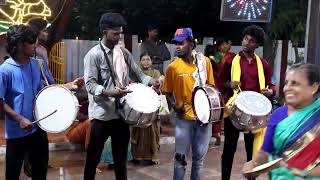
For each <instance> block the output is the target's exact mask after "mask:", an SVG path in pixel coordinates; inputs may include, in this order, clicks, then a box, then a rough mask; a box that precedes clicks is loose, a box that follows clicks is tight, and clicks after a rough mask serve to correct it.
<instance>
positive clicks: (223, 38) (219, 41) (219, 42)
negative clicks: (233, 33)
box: [215, 37, 231, 47]
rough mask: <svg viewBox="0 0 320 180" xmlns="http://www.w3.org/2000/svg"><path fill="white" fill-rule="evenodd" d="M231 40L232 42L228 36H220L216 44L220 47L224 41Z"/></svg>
mask: <svg viewBox="0 0 320 180" xmlns="http://www.w3.org/2000/svg"><path fill="white" fill-rule="evenodd" d="M229 42H231V40H230V39H228V38H226V37H219V38H217V40H216V44H215V45H216V46H217V47H219V46H220V45H221V44H222V43H229Z"/></svg>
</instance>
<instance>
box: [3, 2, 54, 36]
mask: <svg viewBox="0 0 320 180" xmlns="http://www.w3.org/2000/svg"><path fill="white" fill-rule="evenodd" d="M51 14H52V13H51V9H50V8H49V6H48V5H47V4H46V2H45V1H44V0H7V3H6V5H0V16H1V17H3V18H1V19H0V34H1V32H2V33H3V32H4V31H5V30H6V29H8V28H9V26H11V25H14V24H26V23H27V22H28V20H29V19H30V18H32V17H42V18H43V19H47V18H49V17H50V16H51Z"/></svg>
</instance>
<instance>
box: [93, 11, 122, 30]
mask: <svg viewBox="0 0 320 180" xmlns="http://www.w3.org/2000/svg"><path fill="white" fill-rule="evenodd" d="M99 25H100V31H101V32H103V31H104V30H107V29H112V28H115V27H122V26H126V25H127V22H126V20H125V19H124V18H123V16H122V15H121V14H119V13H112V12H109V13H104V14H103V15H102V16H101V18H100V21H99Z"/></svg>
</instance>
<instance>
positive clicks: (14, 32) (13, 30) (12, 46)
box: [6, 24, 37, 56]
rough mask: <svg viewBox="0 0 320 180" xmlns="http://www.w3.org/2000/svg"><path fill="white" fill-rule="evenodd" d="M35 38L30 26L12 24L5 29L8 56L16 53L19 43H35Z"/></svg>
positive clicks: (34, 32)
mask: <svg viewBox="0 0 320 180" xmlns="http://www.w3.org/2000/svg"><path fill="white" fill-rule="evenodd" d="M36 40H37V33H36V31H35V30H34V28H32V27H31V26H26V25H23V24H20V25H13V26H10V27H9V30H8V31H7V45H6V49H7V52H8V53H9V54H10V56H15V55H16V53H17V46H18V44H19V43H25V42H28V43H31V44H33V43H35V42H36Z"/></svg>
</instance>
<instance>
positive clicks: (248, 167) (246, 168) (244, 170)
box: [242, 160, 257, 178]
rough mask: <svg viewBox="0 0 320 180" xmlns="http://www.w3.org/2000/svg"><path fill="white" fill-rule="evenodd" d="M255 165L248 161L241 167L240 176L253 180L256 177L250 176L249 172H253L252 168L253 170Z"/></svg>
mask: <svg viewBox="0 0 320 180" xmlns="http://www.w3.org/2000/svg"><path fill="white" fill-rule="evenodd" d="M255 167H256V166H255V163H254V161H252V160H251V161H249V162H246V163H244V165H243V167H242V174H243V176H244V177H246V178H255V177H257V176H256V175H253V174H250V173H249V172H251V171H252V170H253V168H255Z"/></svg>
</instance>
